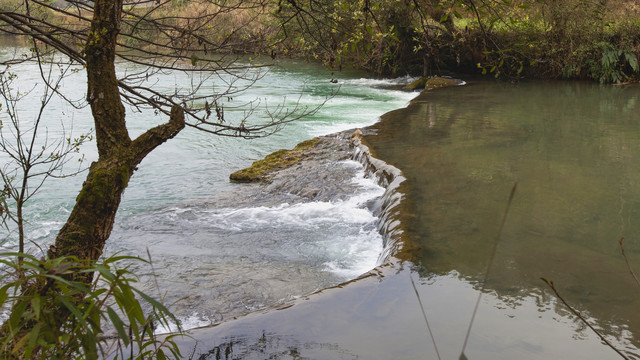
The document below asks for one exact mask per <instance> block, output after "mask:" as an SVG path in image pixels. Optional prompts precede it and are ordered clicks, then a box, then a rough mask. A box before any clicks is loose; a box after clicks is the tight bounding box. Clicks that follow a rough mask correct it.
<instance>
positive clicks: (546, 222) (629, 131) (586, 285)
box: [367, 82, 640, 353]
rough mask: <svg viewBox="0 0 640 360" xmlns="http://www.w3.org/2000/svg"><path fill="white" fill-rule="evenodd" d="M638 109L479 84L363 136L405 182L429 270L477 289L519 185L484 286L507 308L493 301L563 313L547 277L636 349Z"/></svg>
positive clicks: (556, 91)
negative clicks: (622, 247)
mask: <svg viewBox="0 0 640 360" xmlns="http://www.w3.org/2000/svg"><path fill="white" fill-rule="evenodd" d="M639 102H640V88H638V87H611V86H607V87H604V86H598V85H593V84H584V83H557V82H553V83H551V82H535V83H521V84H516V85H514V84H496V83H487V82H471V83H470V84H468V85H467V86H463V87H455V88H448V89H441V90H436V91H431V92H428V93H425V94H423V95H421V96H420V97H419V98H418V99H417V100H416V101H415V102H414V104H413V105H412V106H410V107H409V108H407V109H401V110H397V111H394V112H391V113H389V114H387V115H385V117H383V121H382V122H381V123H380V124H378V125H376V127H377V128H378V129H379V135H377V136H370V137H368V138H367V141H369V142H370V143H371V145H372V147H373V149H374V150H375V152H376V154H377V156H378V157H379V158H381V159H384V160H385V161H387V162H389V163H391V164H393V165H395V166H397V167H399V168H400V169H402V171H403V172H404V173H405V175H406V177H407V178H408V188H409V190H408V191H409V194H408V196H407V198H408V199H409V208H410V212H411V213H412V214H411V217H410V218H411V219H412V221H410V222H409V223H408V224H406V225H407V226H408V232H409V235H410V236H409V237H410V238H411V239H413V240H414V241H416V242H417V243H418V245H420V248H421V250H420V253H419V263H420V274H421V276H422V277H425V278H432V277H436V278H437V277H438V276H446V275H448V274H451V273H455V274H458V277H459V278H460V279H465V280H468V281H470V282H472V283H476V284H477V283H478V282H479V281H480V280H481V277H482V275H483V274H484V271H485V268H486V265H487V260H488V259H489V256H490V251H491V249H492V245H493V241H494V240H495V239H496V236H497V232H498V226H499V223H500V220H501V218H502V215H503V213H504V211H505V207H506V203H507V198H508V196H509V192H510V190H511V187H512V185H513V183H514V182H518V191H517V193H516V197H515V199H514V201H513V204H512V207H511V211H510V213H509V216H508V220H507V223H506V226H505V229H504V232H503V234H502V238H501V243H500V247H499V248H498V252H497V254H496V258H495V263H494V267H493V269H492V272H491V274H490V276H489V279H488V284H487V286H488V288H489V289H490V291H491V292H494V293H495V295H496V297H497V298H498V299H500V300H501V301H502V302H504V303H503V304H502V305H499V304H497V303H496V304H493V305H494V306H496V307H499V306H505V307H507V308H508V307H513V309H514V311H512V312H514V313H515V314H517V309H518V306H519V305H520V304H521V303H523V302H527V301H530V300H531V299H535V301H536V302H537V307H538V308H539V311H541V312H544V311H546V310H547V309H548V308H549V307H556V308H557V306H556V305H550V304H551V302H550V301H551V300H550V296H548V295H545V294H548V293H549V291H548V290H547V289H546V288H545V286H546V285H544V284H543V282H542V281H541V280H540V279H539V278H540V277H541V276H544V277H547V278H549V279H551V280H553V281H554V282H555V284H556V286H557V287H558V289H559V291H560V292H561V293H562V294H563V295H564V296H565V298H566V299H567V301H568V302H569V303H571V304H574V305H575V307H576V308H577V309H579V310H581V311H584V312H585V313H587V314H588V315H589V316H591V317H593V318H594V320H595V321H597V326H598V327H601V328H603V329H604V331H605V332H606V333H608V334H609V335H611V336H613V337H615V338H617V339H618V341H620V343H624V344H625V345H623V346H630V347H631V348H632V349H635V348H636V347H637V346H638V345H639V344H640V342H639V341H638V340H639V339H640V337H639V335H638V334H640V312H638V311H637V309H638V308H639V306H640V291H638V287H637V286H636V285H635V284H634V282H633V279H632V277H631V276H630V275H629V272H628V270H627V267H626V265H625V263H624V259H623V258H622V256H621V255H620V249H619V248H618V240H619V239H620V238H621V237H624V238H626V239H627V240H626V243H625V248H626V250H627V254H628V255H629V257H630V260H631V263H632V264H634V265H637V266H636V270H637V271H640V220H638V219H639V215H640V117H639V116H638V110H639V109H638V107H639V105H638V103H639ZM433 286H438V282H437V280H436V281H435V283H434V284H433ZM554 304H555V303H554ZM485 306H487V305H485ZM556 310H557V311H559V312H560V313H563V314H564V313H566V311H565V310H564V309H561V308H557V309H556ZM449 316H452V317H456V316H457V315H456V313H449ZM463 316H465V317H467V316H468V315H467V314H464V315H463ZM516 316H517V315H516ZM474 326H475V325H474ZM474 329H475V330H477V331H478V332H483V331H486V330H488V329H486V328H482V325H481V324H478V327H477V328H475V327H474ZM493 330H494V331H495V332H500V331H501V329H493ZM631 344H633V345H631ZM634 351H635V350H634ZM635 352H636V353H637V351H635Z"/></svg>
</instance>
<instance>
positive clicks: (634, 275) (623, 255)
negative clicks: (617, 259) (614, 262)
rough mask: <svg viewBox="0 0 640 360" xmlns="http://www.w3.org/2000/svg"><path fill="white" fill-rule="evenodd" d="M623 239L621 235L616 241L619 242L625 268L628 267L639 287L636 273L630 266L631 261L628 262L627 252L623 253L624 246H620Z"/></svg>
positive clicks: (639, 281)
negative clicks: (625, 264)
mask: <svg viewBox="0 0 640 360" xmlns="http://www.w3.org/2000/svg"><path fill="white" fill-rule="evenodd" d="M623 241H624V237H621V238H620V240H619V241H618V243H619V244H620V251H622V257H624V261H626V262H627V268H628V269H629V272H630V273H631V276H633V280H635V281H636V285H638V287H639V288H640V280H638V277H637V276H636V273H635V272H634V271H633V268H632V267H631V263H629V258H627V254H625V252H624V246H622V242H623Z"/></svg>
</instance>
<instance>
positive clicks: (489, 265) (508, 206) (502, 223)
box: [460, 182, 518, 360]
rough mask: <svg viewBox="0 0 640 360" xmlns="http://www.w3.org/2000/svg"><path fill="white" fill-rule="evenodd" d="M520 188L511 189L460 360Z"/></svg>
mask: <svg viewBox="0 0 640 360" xmlns="http://www.w3.org/2000/svg"><path fill="white" fill-rule="evenodd" d="M517 187H518V183H517V182H516V183H514V184H513V187H512V188H511V194H510V195H509V200H508V201H507V208H506V209H505V211H504V215H503V216H502V222H501V223H500V228H499V229H498V236H497V237H496V241H495V242H494V244H493V250H492V251H491V256H489V262H488V264H487V271H486V272H485V273H484V278H483V279H482V287H481V288H480V292H479V293H478V299H477V300H476V305H475V307H474V308H473V314H471V321H469V328H468V329H467V335H466V336H465V337H464V343H463V344H462V351H461V352H460V360H466V359H467V356H466V355H465V354H464V351H465V349H466V348H467V343H468V342H469V336H471V328H472V327H473V320H474V319H475V318H476V314H477V313H478V307H479V306H480V300H481V299H482V294H483V293H484V290H485V288H486V286H487V278H488V277H489V273H490V272H491V267H492V266H493V259H494V258H495V256H496V252H497V251H498V244H499V243H500V237H501V236H502V230H503V229H504V224H505V223H506V222H507V214H509V209H510V208H511V202H512V201H513V197H514V195H515V193H516V188H517Z"/></svg>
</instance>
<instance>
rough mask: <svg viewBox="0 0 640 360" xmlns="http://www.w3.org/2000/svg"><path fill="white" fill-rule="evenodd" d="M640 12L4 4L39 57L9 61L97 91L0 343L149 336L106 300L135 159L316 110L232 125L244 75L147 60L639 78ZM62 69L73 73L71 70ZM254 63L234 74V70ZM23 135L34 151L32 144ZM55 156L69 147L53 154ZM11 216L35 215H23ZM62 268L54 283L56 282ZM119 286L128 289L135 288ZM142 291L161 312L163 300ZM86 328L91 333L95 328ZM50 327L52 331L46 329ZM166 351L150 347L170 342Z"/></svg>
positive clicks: (541, 4) (631, 8)
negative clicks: (84, 159) (203, 135)
mask: <svg viewBox="0 0 640 360" xmlns="http://www.w3.org/2000/svg"><path fill="white" fill-rule="evenodd" d="M639 11H640V9H639V8H638V5H636V4H635V2H633V1H623V0H619V1H608V0H568V1H562V2H559V1H553V0H542V1H508V0H500V1H498V0H443V1H439V0H412V1H409V0H406V1H375V0H373V1H372V0H336V1H323V0H311V1H309V2H298V1H296V0H280V1H277V2H275V1H267V0H265V1H232V2H214V1H206V0H197V1H179V0H173V1H164V2H163V1H161V2H156V1H146V0H141V1H139V2H130V3H127V4H125V3H124V2H123V1H122V0H97V1H95V2H93V3H86V2H84V1H79V0H70V1H58V2H51V1H40V0H12V1H6V2H3V3H2V5H0V31H2V32H3V33H6V34H10V35H21V36H26V37H25V40H24V41H25V43H26V44H28V45H29V46H30V47H31V48H32V51H31V55H30V56H26V57H21V56H18V57H15V58H13V59H10V60H9V61H7V62H6V63H5V64H4V65H5V66H7V68H6V71H8V69H9V67H10V66H11V65H12V64H15V63H19V62H22V61H35V62H37V63H39V64H41V65H43V66H42V67H41V72H42V80H43V83H44V84H45V86H46V87H47V88H48V89H51V90H52V91H53V93H56V94H59V93H60V91H61V90H60V88H59V87H58V86H57V85H56V83H55V81H52V80H51V77H50V74H51V72H52V71H53V70H54V69H53V68H47V64H55V65H56V66H61V67H63V68H65V69H69V68H72V67H74V66H81V67H83V68H84V69H86V72H87V75H88V83H87V86H88V90H87V96H86V101H84V102H80V103H78V102H75V103H73V105H74V106H78V107H81V106H89V107H91V109H92V116H93V121H94V124H95V128H96V133H95V138H96V141H97V147H98V153H99V159H98V160H97V161H96V162H94V163H93V164H92V165H91V166H90V168H89V170H88V174H87V181H86V182H85V184H84V185H83V189H82V190H81V191H80V193H79V195H78V198H77V202H76V206H75V208H74V210H73V212H72V213H71V215H70V216H69V219H68V220H67V222H66V223H65V225H64V226H63V227H62V228H61V230H60V233H59V235H58V236H57V238H56V242H55V244H54V245H52V246H51V247H50V248H49V249H48V251H47V254H46V259H44V260H37V259H36V258H34V257H32V256H29V255H27V254H24V253H20V254H13V255H11V254H7V256H14V257H15V258H16V259H17V260H16V261H17V262H15V263H14V262H10V261H5V265H6V266H8V268H9V269H12V268H13V269H15V270H16V277H15V278H14V279H17V280H13V282H10V283H8V284H6V285H5V286H4V287H3V288H2V289H4V290H3V291H2V292H0V299H2V300H5V301H6V300H9V304H10V305H11V306H13V309H12V310H13V311H12V315H11V316H10V317H9V320H7V321H6V322H5V324H4V326H3V327H2V335H3V336H4V338H3V339H4V347H3V349H2V350H3V352H4V354H3V355H6V357H9V358H19V357H23V356H27V357H29V356H32V357H33V356H41V357H46V356H48V355H47V354H49V353H48V349H50V348H51V347H52V346H54V345H52V344H56V343H59V344H60V345H55V346H61V347H63V348H65V349H68V348H69V347H70V349H71V350H70V351H71V352H59V350H55V352H54V353H55V354H65V355H64V356H66V354H74V356H80V357H85V358H95V357H96V356H97V353H98V347H96V346H94V345H95V343H93V341H95V339H97V338H98V335H99V334H100V333H101V331H102V330H101V327H100V326H97V327H96V326H94V325H96V324H97V325H99V323H100V322H101V321H102V320H103V319H106V318H109V319H111V321H112V323H113V324H114V326H115V327H116V330H117V333H118V335H119V337H120V338H121V339H122V341H123V342H125V343H129V341H130V340H128V339H129V338H136V339H142V335H141V333H144V332H145V331H146V330H145V329H147V328H148V322H147V320H146V318H145V317H144V316H140V312H139V311H137V310H136V311H134V312H131V309H132V308H134V309H138V307H139V306H137V305H135V301H134V300H131V299H132V298H129V300H127V301H130V302H131V304H130V305H127V304H128V303H127V304H125V303H124V302H122V300H121V299H120V300H118V297H117V296H116V297H115V301H116V302H117V303H118V305H119V306H121V309H122V311H124V312H125V313H126V314H127V316H128V321H129V323H128V324H125V323H124V322H123V320H118V318H117V317H114V316H113V314H114V312H115V310H114V308H110V307H105V306H103V305H104V304H105V303H104V302H103V299H102V298H101V297H100V296H103V295H114V294H115V293H116V292H117V291H116V289H120V285H121V283H119V282H118V281H124V283H125V285H128V283H129V282H130V281H129V280H127V279H128V278H127V277H126V272H124V273H123V272H119V271H117V270H110V269H109V268H108V267H107V265H108V264H110V263H111V262H114V260H109V259H107V260H104V261H102V262H99V261H98V260H99V259H100V256H101V254H102V250H103V248H104V244H105V242H106V241H107V239H108V237H109V235H110V233H111V230H112V227H113V222H114V221H115V214H116V211H117V209H118V206H119V204H120V200H121V195H122V193H123V192H124V190H125V189H126V187H127V185H128V182H129V180H130V178H131V176H132V175H133V173H134V171H135V170H136V166H137V165H138V164H139V163H140V162H141V161H142V160H143V159H144V158H145V157H146V155H148V154H149V153H150V152H151V151H153V150H154V149H155V148H156V147H157V146H160V145H161V144H162V143H164V142H166V141H168V140H169V139H171V138H173V137H174V136H176V135H177V134H178V133H179V132H180V131H181V130H182V129H183V128H184V127H185V126H190V127H193V128H197V129H200V130H202V131H205V132H209V133H211V134H213V135H223V136H236V137H243V138H252V137H258V136H265V135H269V134H270V133H272V132H273V131H277V130H278V129H279V128H280V127H281V126H282V125H283V124H285V123H286V122H288V121H293V120H295V119H297V118H300V117H302V116H305V115H308V114H310V113H312V112H313V109H311V110H310V109H306V108H296V109H294V110H293V111H287V110H284V109H276V111H274V112H271V113H270V114H271V121H268V122H266V123H261V124H256V125H251V124H250V123H249V122H248V120H249V119H248V118H245V119H242V120H241V121H238V122H237V123H229V122H226V119H225V117H224V111H223V110H224V106H223V102H224V99H225V97H230V96H231V95H233V94H234V93H235V92H236V91H239V90H238V89H236V88H232V87H230V88H229V89H226V90H223V91H220V92H216V93H214V94H212V95H209V96H202V95H200V94H196V90H197V88H198V85H196V86H194V88H195V89H191V90H192V91H191V92H188V91H187V92H186V93H184V92H178V91H177V90H176V91H175V92H173V93H171V92H167V93H159V92H157V91H155V90H154V89H153V88H152V86H151V85H149V84H148V83H145V81H147V82H148V81H149V75H150V74H151V75H155V74H158V73H160V72H162V71H167V70H173V71H183V72H187V73H228V72H230V71H234V70H237V69H235V68H234V65H233V60H234V59H233V58H222V60H221V58H219V57H217V55H216V56H213V55H212V54H236V53H259V54H266V55H269V56H271V57H274V58H275V57H278V56H293V57H306V58H308V59H310V60H317V61H321V62H323V63H325V64H326V65H327V66H329V67H331V68H333V69H335V70H336V71H338V70H340V69H341V68H343V67H347V66H349V67H356V68H361V69H365V70H368V71H370V72H373V73H375V74H380V75H404V74H416V75H424V76H431V75H438V74H446V73H447V72H454V71H455V72H467V73H470V72H479V73H482V74H489V75H492V76H495V77H497V78H507V79H513V78H521V77H540V78H568V79H593V80H595V81H599V82H602V83H621V82H626V81H634V80H637V78H638V74H639V65H638V55H639V53H640V21H639V20H638V19H637V18H638V17H637V15H638V12H639ZM54 53H57V54H58V55H60V54H62V56H63V58H64V59H62V60H61V59H60V58H59V57H58V56H54V55H52V54H54ZM116 59H120V60H125V61H131V62H134V63H137V64H140V65H142V66H146V68H147V71H142V72H140V73H137V74H125V75H124V76H120V75H119V74H117V73H116V71H115V66H114V64H115V62H116ZM55 71H58V69H57V68H56V69H55ZM65 71H67V70H65ZM61 73H63V76H64V71H62V72H61ZM243 76H244V75H243V74H239V75H238V74H236V77H237V78H243ZM253 80H257V79H255V78H254V79H253ZM62 95H63V94H62ZM12 99H13V100H16V99H19V96H18V97H16V98H12ZM5 100H6V99H5ZM13 100H11V101H13ZM11 101H9V102H11ZM124 104H128V105H131V106H133V107H136V108H138V109H141V108H146V109H152V110H154V111H156V112H157V113H159V114H164V116H165V117H166V118H167V122H166V123H165V124H163V125H160V126H157V127H154V128H150V129H148V130H147V131H146V132H144V133H143V134H142V135H140V136H139V137H138V138H136V139H131V138H130V136H129V133H128V129H127V126H126V123H125V117H126V116H125V112H124ZM44 105H46V103H44V102H43V106H44ZM249 107H251V106H250V105H249ZM249 110H252V109H249ZM247 113H248V114H250V113H251V111H247ZM134 116H135V115H134ZM20 144H22V143H20ZM32 144H33V143H32ZM26 149H28V151H27V153H29V152H30V151H33V149H34V148H33V146H31V147H29V146H27V147H26ZM51 156H53V157H54V158H55V157H56V156H58V155H57V153H56V152H52V155H51ZM23 160H24V159H20V161H23ZM27 163H28V162H27ZM23 164H24V161H23ZM16 176H18V177H19V176H21V175H20V174H18V175H16ZM24 176H25V177H26V175H24ZM3 177H4V176H3ZM7 179H9V180H10V181H7ZM13 179H14V176H13V175H8V176H7V177H6V178H5V185H6V186H5V190H4V192H3V193H2V211H1V213H2V215H3V216H4V219H5V220H6V216H8V215H9V214H16V213H13V212H12V209H11V207H12V206H14V205H17V206H18V208H19V206H21V204H20V203H19V201H18V202H16V200H15V198H12V197H11V196H8V194H9V193H10V192H11V188H12V187H13V188H14V189H18V190H19V191H18V192H20V191H21V190H22V189H24V188H25V186H26V185H25V184H24V183H23V184H22V185H14V184H13V183H12V180H13ZM16 186H17V187H16ZM20 187H22V188H20ZM7 189H9V190H7ZM15 219H18V220H19V221H23V219H22V217H21V215H17V217H15ZM5 224H6V222H5ZM9 233H10V234H11V230H10V231H9ZM27 240H28V239H27ZM23 241H24V239H21V243H23ZM69 259H72V260H69ZM69 261H71V262H69ZM77 263H80V264H83V265H82V266H77V265H76V264H77ZM84 264H86V265H84ZM30 271H31V272H30ZM95 276H97V278H100V277H103V279H107V280H109V281H111V283H109V282H107V285H106V287H104V289H106V290H92V288H91V284H93V283H94V277H95ZM123 279H124V280H123ZM54 280H55V284H56V285H52V284H53V283H52V281H54ZM81 284H84V285H81ZM11 289H14V293H12V292H11V291H10V290H11ZM122 289H125V288H122ZM96 291H97V292H96ZM121 291H122V292H123V293H126V294H128V295H133V292H134V291H133V290H121ZM14 295H15V296H14ZM138 295H139V296H140V297H141V298H143V299H144V300H145V301H148V302H150V303H151V304H152V305H153V306H154V307H156V308H158V309H161V310H162V311H164V310H165V308H164V307H162V306H161V304H160V303H159V302H156V301H155V300H153V299H151V298H149V297H148V296H146V295H144V294H142V293H138ZM42 296H46V298H42ZM67 296H68V297H67ZM70 298H71V299H74V300H73V302H71V301H70V300H69V299H70ZM134 298H135V297H134ZM85 300H89V302H88V303H87V302H85ZM45 304H46V306H44V305H45ZM122 304H125V305H122ZM43 309H47V310H46V311H44V310H43ZM97 310H99V311H98V312H95V311H97ZM43 311H44V312H43ZM105 311H106V313H107V315H106V316H105V314H104V312H105ZM44 314H46V316H45V315H44ZM41 317H46V318H48V319H52V320H53V321H54V322H53V324H54V325H52V326H53V327H52V328H50V330H51V331H50V332H43V331H44V330H43V328H42V324H41V323H40V321H39V320H40V319H41ZM160 317H161V316H160ZM55 321H58V322H57V323H56V322H55ZM78 325H79V326H78ZM60 330H65V331H69V330H70V331H71V333H72V335H71V336H69V337H65V336H64V335H61V333H59V331H60ZM47 331H49V330H47ZM90 331H93V334H94V335H95V336H94V335H91V336H88V335H87V334H90ZM134 332H135V334H133V333H134ZM44 333H48V334H51V336H48V337H45V338H43V337H40V336H39V334H44ZM34 334H35V335H34ZM139 346H140V347H141V348H143V347H144V346H146V345H144V344H143V343H139ZM60 351H62V350H60ZM65 351H67V350H65ZM159 354H160V352H156V353H155V355H154V356H158V357H162V356H163V355H164V353H162V354H163V355H159ZM174 355H176V354H174ZM60 356H63V355H60ZM143 356H147V355H143Z"/></svg>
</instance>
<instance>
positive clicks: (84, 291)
mask: <svg viewBox="0 0 640 360" xmlns="http://www.w3.org/2000/svg"><path fill="white" fill-rule="evenodd" d="M131 260H133V261H143V262H144V260H143V259H140V258H136V257H127V256H113V257H110V258H107V259H104V260H102V261H101V262H99V263H95V264H91V265H88V264H83V263H80V262H78V261H77V260H76V259H72V258H58V259H51V260H38V259H36V258H35V257H33V256H31V255H26V254H19V253H2V254H0V267H2V270H3V271H4V273H3V275H2V276H0V286H1V287H0V306H1V308H2V309H4V310H5V311H6V312H8V311H9V310H10V313H8V318H7V319H6V320H5V321H4V324H3V326H2V329H1V335H2V336H1V338H0V357H1V358H3V359H97V358H99V357H102V358H105V357H112V358H113V359H122V358H127V359H129V358H132V359H165V358H175V359H179V358H180V351H179V349H178V347H177V346H176V344H175V343H174V342H173V340H172V339H173V338H174V337H175V336H178V335H169V336H166V337H165V338H164V339H162V340H161V339H158V338H157V337H156V336H155V334H154V330H155V328H156V327H158V326H163V327H165V328H169V326H170V324H179V323H178V321H177V319H176V318H175V317H174V316H173V314H172V313H171V312H170V311H169V310H168V309H167V308H166V307H165V306H164V305H163V304H162V303H160V302H158V301H156V300H154V299H152V298H151V297H149V296H148V295H146V294H145V293H143V292H141V291H140V290H138V289H136V288H135V287H133V286H132V284H133V283H135V282H136V279H135V276H134V275H133V274H132V273H131V272H130V271H129V270H128V269H127V268H126V267H125V268H118V266H116V265H118V264H119V263H121V262H123V261H131ZM86 276H90V277H91V278H92V279H93V281H91V282H90V283H89V284H87V283H86V282H85V281H82V280H81V279H82V278H83V277H86ZM25 289H26V290H25ZM145 303H146V305H148V306H150V307H151V311H150V312H148V313H145V311H144V310H143V305H144V304H145ZM108 331H110V332H114V334H113V335H109V334H108V333H107V332H108ZM132 355H133V356H132Z"/></svg>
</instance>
